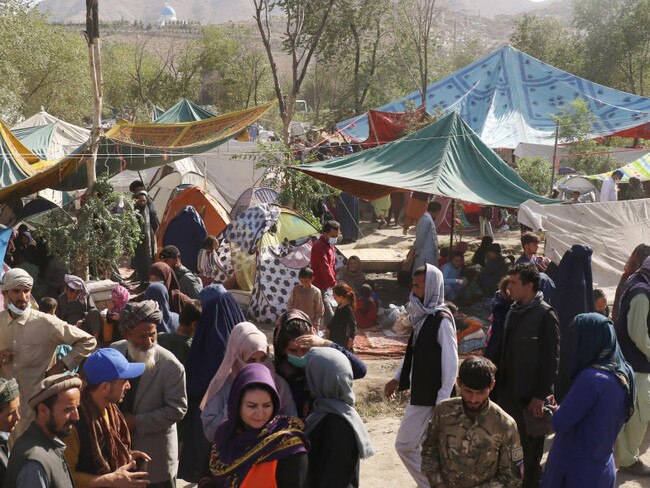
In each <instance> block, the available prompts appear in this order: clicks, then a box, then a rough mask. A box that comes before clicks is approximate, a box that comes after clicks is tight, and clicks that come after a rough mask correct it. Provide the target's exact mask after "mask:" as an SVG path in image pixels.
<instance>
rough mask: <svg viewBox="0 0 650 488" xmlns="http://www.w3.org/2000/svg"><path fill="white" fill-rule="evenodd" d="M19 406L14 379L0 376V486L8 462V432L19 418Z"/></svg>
mask: <svg viewBox="0 0 650 488" xmlns="http://www.w3.org/2000/svg"><path fill="white" fill-rule="evenodd" d="M19 406H20V396H18V383H16V380H15V379H13V378H12V379H10V380H5V379H4V378H0V486H2V483H3V480H4V476H5V472H6V471H7V463H8V462H9V445H8V441H9V434H11V431H12V430H14V427H15V426H16V423H17V422H18V420H20V414H19V413H18V407H19Z"/></svg>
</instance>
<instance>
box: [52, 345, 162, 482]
mask: <svg viewBox="0 0 650 488" xmlns="http://www.w3.org/2000/svg"><path fill="white" fill-rule="evenodd" d="M143 372H144V364H143V363H129V362H128V361H127V360H126V358H125V357H124V356H123V355H122V354H120V353H119V352H118V351H116V350H115V349H98V350H97V351H95V352H93V353H92V354H91V355H90V356H88V359H86V362H85V363H84V365H83V374H84V377H85V378H86V383H87V384H86V386H85V387H84V389H83V390H82V392H81V400H80V405H79V420H78V421H77V422H76V423H75V424H74V427H72V432H71V435H69V436H67V437H66V438H65V444H66V446H67V448H66V450H65V459H66V461H67V463H68V465H69V466H70V470H71V471H72V478H73V479H74V483H75V487H76V488H89V487H91V486H104V487H111V486H114V487H122V486H129V487H130V486H133V487H137V486H147V485H148V481H147V473H146V472H144V471H143V470H142V469H137V466H136V460H137V461H141V462H144V463H146V462H149V461H150V460H151V458H149V456H147V455H146V454H145V453H142V452H138V451H131V436H130V435H129V428H128V427H127V425H126V420H124V417H123V416H122V414H121V412H120V409H119V408H118V407H117V404H118V403H119V402H121V401H122V399H123V398H124V394H125V393H126V392H127V391H128V390H129V389H130V388H131V386H130V384H129V380H130V379H133V378H137V377H138V376H140V375H141V374H142V373H143Z"/></svg>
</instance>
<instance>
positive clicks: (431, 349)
mask: <svg viewBox="0 0 650 488" xmlns="http://www.w3.org/2000/svg"><path fill="white" fill-rule="evenodd" d="M407 310H408V313H409V318H410V319H411V323H412V324H413V332H412V333H411V337H409V342H408V346H407V347H406V354H405V356H404V359H403V360H402V363H401V365H400V367H399V369H398V370H397V373H395V376H394V377H393V379H392V380H390V381H389V382H388V383H387V384H386V386H385V388H384V393H385V395H386V396H387V397H388V398H392V397H393V396H394V394H395V392H396V391H397V390H399V391H404V390H410V391H411V398H410V401H409V404H408V405H407V407H406V411H405V412H404V418H403V419H402V423H401V425H400V428H399V431H398V432H397V438H396V439H395V449H396V450H397V454H398V455H399V457H400V458H401V459H402V462H403V463H404V466H405V467H406V469H407V470H408V471H409V473H410V474H411V476H412V477H413V479H414V480H415V482H416V483H417V485H418V488H429V486H430V485H429V480H428V479H427V477H426V476H425V475H424V474H423V473H422V470H421V462H422V454H421V448H422V442H424V439H425V436H426V433H427V426H428V425H429V421H430V420H431V418H432V417H433V410H434V408H435V406H436V405H437V404H438V403H440V402H441V401H443V400H446V399H447V398H449V397H450V395H451V391H452V389H453V387H454V382H455V381H456V373H457V371H458V346H457V342H456V325H455V323H454V317H453V315H452V313H451V311H450V310H449V309H448V308H447V307H446V306H445V284H444V278H443V276H442V273H441V272H440V270H439V269H438V268H436V267H435V266H433V265H431V264H426V265H424V266H421V267H419V268H417V269H416V270H415V271H414V273H413V285H412V289H411V296H410V297H409V303H408V305H407Z"/></svg>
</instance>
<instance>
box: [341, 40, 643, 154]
mask: <svg viewBox="0 0 650 488" xmlns="http://www.w3.org/2000/svg"><path fill="white" fill-rule="evenodd" d="M577 98H582V99H583V100H585V101H586V102H587V104H588V105H589V108H590V110H591V112H592V113H593V115H594V116H595V117H596V120H595V122H594V124H593V128H592V135H593V136H594V137H598V136H607V135H611V134H614V133H616V132H621V131H625V130H628V129H631V128H636V127H639V126H643V125H644V124H648V123H650V99H649V98H645V97H641V96H638V95H632V94H630V93H625V92H621V91H618V90H614V89H612V88H607V87H605V86H602V85H599V84H597V83H592V82H590V81H587V80H585V79H583V78H580V77H578V76H575V75H572V74H570V73H567V72H566V71H562V70H560V69H557V68H554V67H553V66H550V65H548V64H545V63H543V62H541V61H538V60H537V59H535V58H533V57H531V56H529V55H527V54H525V53H523V52H521V51H518V50H517V49H515V48H513V47H510V46H505V47H502V48H500V49H497V50H496V51H494V52H492V53H491V54H488V55H487V56H485V57H483V58H481V59H479V60H478V61H475V62H474V63H472V64H470V65H468V66H466V67H464V68H462V69H461V70H459V71H456V72H455V73H453V74H451V75H449V76H447V77H446V78H443V79H441V80H438V81H436V82H434V83H432V84H431V85H429V86H428V88H427V101H426V108H427V112H428V113H430V114H434V113H436V112H437V111H439V110H442V111H443V112H445V113H447V112H450V111H456V112H458V113H459V114H460V115H461V116H462V118H463V119H464V120H465V122H467V124H468V125H469V126H470V127H471V128H472V129H473V130H474V131H475V132H476V133H477V134H478V135H479V136H480V138H481V139H482V140H483V142H485V143H486V144H487V145H488V146H490V147H492V148H511V149H514V148H516V147H517V144H519V143H520V142H528V143H537V144H553V139H554V135H555V127H556V122H555V120H554V118H553V115H557V114H558V113H560V112H561V111H562V109H564V108H566V107H568V106H570V104H571V102H573V101H574V100H576V99H577ZM421 104H422V102H421V97H420V93H419V92H413V93H411V94H409V95H407V96H406V97H404V98H402V99H400V100H396V101H394V102H391V103H389V104H387V105H384V106H382V107H379V108H378V110H381V111H384V112H404V111H406V110H409V109H413V108H417V107H419V106H420V105H421ZM337 128H338V129H339V130H340V131H341V132H342V133H343V134H344V135H346V136H348V137H350V138H352V139H355V140H365V139H366V138H367V137H368V117H367V115H365V114H364V115H360V116H358V117H356V118H351V119H348V120H346V121H344V122H341V123H339V124H337ZM628 136H629V135H628ZM633 137H643V135H641V134H639V135H633Z"/></svg>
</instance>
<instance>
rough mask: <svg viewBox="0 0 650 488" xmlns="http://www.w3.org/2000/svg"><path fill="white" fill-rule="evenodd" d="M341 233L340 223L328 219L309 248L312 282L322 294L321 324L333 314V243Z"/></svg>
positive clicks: (334, 256)
mask: <svg viewBox="0 0 650 488" xmlns="http://www.w3.org/2000/svg"><path fill="white" fill-rule="evenodd" d="M340 233H341V224H339V223H338V222H337V221H336V220H328V221H327V222H325V225H323V232H322V233H321V236H320V238H319V239H318V240H317V241H316V242H314V245H313V246H312V248H311V259H310V264H311V266H310V267H311V269H312V271H313V272H314V281H313V284H314V286H315V287H316V288H318V289H319V290H320V291H321V293H322V294H323V305H324V307H325V314H324V316H323V324H329V322H330V320H332V317H333V316H334V308H335V307H336V302H334V297H333V295H332V288H333V287H334V285H335V284H336V269H335V267H336V249H335V248H334V245H335V244H336V242H337V241H338V238H339V235H340Z"/></svg>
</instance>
